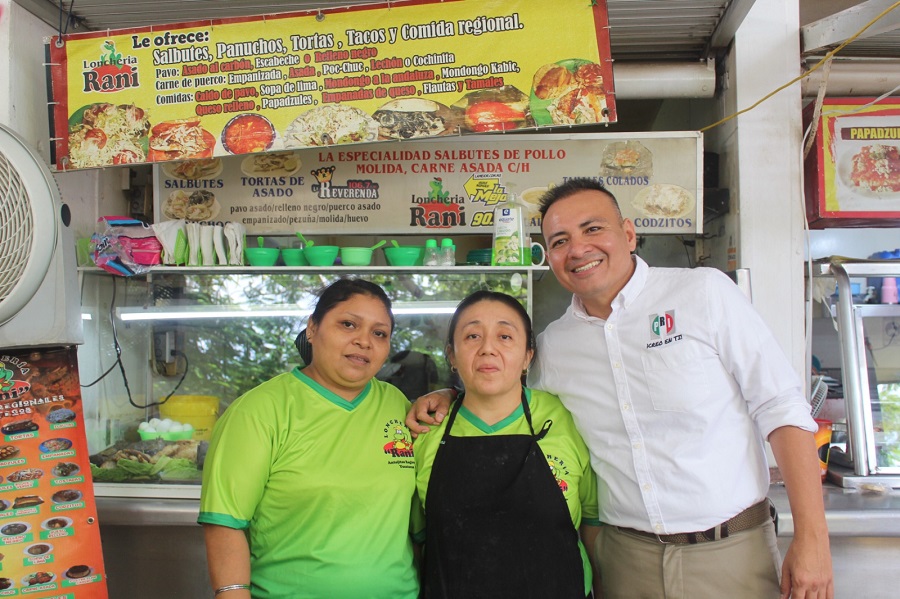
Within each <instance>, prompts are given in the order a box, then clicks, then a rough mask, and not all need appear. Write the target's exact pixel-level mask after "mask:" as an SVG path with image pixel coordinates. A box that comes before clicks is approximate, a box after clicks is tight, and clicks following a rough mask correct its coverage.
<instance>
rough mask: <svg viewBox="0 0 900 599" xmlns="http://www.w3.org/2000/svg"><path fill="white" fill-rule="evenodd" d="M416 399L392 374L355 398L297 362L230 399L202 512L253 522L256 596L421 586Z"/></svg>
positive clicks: (213, 447)
mask: <svg viewBox="0 0 900 599" xmlns="http://www.w3.org/2000/svg"><path fill="white" fill-rule="evenodd" d="M408 407H409V402H408V401H407V400H406V398H405V397H404V396H403V394H402V393H401V392H400V391H399V390H398V389H397V388H396V387H394V386H392V385H389V384H387V383H384V382H382V381H378V380H374V379H373V380H372V381H371V382H370V383H369V384H368V385H367V386H366V388H365V389H363V391H362V392H361V393H360V394H359V395H358V396H357V397H356V398H355V399H354V400H353V401H352V402H349V401H346V400H344V399H342V398H340V397H338V396H337V395H335V394H334V393H332V392H330V391H328V390H327V389H325V388H324V387H322V386H321V385H319V384H318V383H316V382H315V381H313V380H312V379H310V378H309V377H308V376H306V375H305V374H303V373H302V372H300V370H299V369H296V368H295V369H294V370H293V371H292V372H289V373H285V374H282V375H279V376H276V377H275V378H273V379H271V380H270V381H267V382H265V383H263V384H262V385H260V386H258V387H256V388H255V389H252V390H251V391H249V392H247V393H246V394H244V395H243V396H241V397H240V398H238V399H237V400H235V402H234V403H233V404H232V405H231V406H229V408H228V409H227V410H226V411H225V413H224V414H223V416H222V418H220V419H219V421H218V422H217V423H216V427H215V429H214V431H213V437H212V441H211V442H210V446H209V452H208V453H207V456H206V460H205V462H204V466H203V487H202V493H201V498H200V516H199V518H198V520H197V521H198V522H200V523H201V524H217V525H220V526H226V527H229V528H235V529H239V530H246V531H247V535H248V538H249V541H250V563H251V585H252V589H251V594H252V596H253V597H254V599H257V598H283V599H288V598H289V599H303V598H310V599H313V598H316V599H319V598H323V597H328V598H329V599H366V598H371V599H382V598H384V597H392V598H398V599H414V598H415V597H417V595H418V592H419V586H418V582H417V577H416V572H415V568H414V566H413V550H412V541H411V538H410V534H409V533H410V515H411V511H412V510H413V499H414V493H415V459H414V458H413V452H412V446H411V439H410V434H409V431H408V430H407V428H406V426H405V425H404V423H403V421H404V419H405V417H406V411H407V409H408ZM416 507H418V505H417V504H416Z"/></svg>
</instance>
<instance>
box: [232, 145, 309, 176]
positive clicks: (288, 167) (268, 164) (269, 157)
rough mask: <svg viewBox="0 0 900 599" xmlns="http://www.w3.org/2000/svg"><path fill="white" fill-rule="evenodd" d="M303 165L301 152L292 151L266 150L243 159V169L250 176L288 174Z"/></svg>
mask: <svg viewBox="0 0 900 599" xmlns="http://www.w3.org/2000/svg"><path fill="white" fill-rule="evenodd" d="M301 166H303V161H302V160H300V154H299V153H297V152H292V151H285V152H266V153H265V154H254V155H253V156H247V157H246V158H244V159H243V160H242V161H241V171H242V172H243V173H244V174H245V175H247V176H248V177H253V176H256V175H272V176H288V175H293V174H294V173H296V172H297V171H299V170H300V167H301Z"/></svg>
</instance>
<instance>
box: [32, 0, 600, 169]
mask: <svg viewBox="0 0 900 599" xmlns="http://www.w3.org/2000/svg"><path fill="white" fill-rule="evenodd" d="M49 51H50V58H51V60H50V63H51V64H50V67H49V68H50V76H51V82H52V83H51V95H52V98H51V100H52V101H53V102H54V103H55V105H54V109H53V124H52V130H53V132H52V137H53V141H54V142H55V143H54V150H55V152H54V157H53V162H54V164H55V165H56V168H57V169H61V170H69V169H82V168H93V167H103V166H109V165H119V164H132V163H144V162H163V161H172V160H184V159H212V158H213V157H217V156H228V155H235V154H253V153H260V152H270V151H278V150H286V149H291V148H307V147H321V146H331V145H336V144H348V143H367V142H375V141H391V140H410V139H420V138H437V137H440V136H447V135H459V134H466V133H491V132H505V131H511V130H518V129H538V128H542V127H555V126H556V127H558V126H571V125H582V124H595V123H602V122H613V121H615V120H616V108H615V88H614V85H613V78H612V65H611V59H610V55H609V26H608V19H607V12H606V2H605V0H594V1H592V2H588V1H586V0H556V1H554V2H529V1H526V0H503V1H499V0H490V1H484V0H445V1H440V2H439V1H433V0H424V1H423V0H411V1H407V2H402V1H401V2H390V3H385V4H376V5H367V6H361V7H347V8H340V9H330V10H322V11H306V12H300V13H283V14H274V15H264V16H255V17H244V18H233V19H221V20H210V21H195V22H192V23H181V24H175V25H162V26H153V27H149V28H139V29H138V28H136V29H122V30H117V31H106V32H91V33H86V34H75V35H65V36H62V37H61V38H52V39H51V40H50V42H49Z"/></svg>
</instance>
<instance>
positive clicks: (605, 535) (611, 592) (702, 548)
mask: <svg viewBox="0 0 900 599" xmlns="http://www.w3.org/2000/svg"><path fill="white" fill-rule="evenodd" d="M593 552H594V557H595V558H596V559H597V562H598V563H599V564H600V577H601V580H602V582H603V591H604V593H605V595H604V599H721V598H722V597H728V598H729V599H768V598H774V599H777V598H778V597H779V594H780V593H779V572H780V571H781V558H780V557H779V554H778V545H777V542H776V539H775V526H774V525H773V524H772V522H771V521H767V522H765V523H764V524H762V525H760V526H758V527H756V528H751V529H749V530H745V531H741V532H739V533H736V534H734V535H732V536H730V537H727V538H725V539H722V540H720V541H710V542H707V543H697V544H696V545H672V544H668V545H664V544H662V543H660V542H658V541H656V540H653V539H649V538H645V537H640V536H637V535H634V534H629V533H627V532H622V531H620V530H619V529H618V528H616V527H615V526H604V527H602V530H601V532H600V534H599V535H598V536H597V542H596V545H595V546H594V547H593Z"/></svg>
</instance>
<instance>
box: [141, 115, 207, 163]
mask: <svg viewBox="0 0 900 599" xmlns="http://www.w3.org/2000/svg"><path fill="white" fill-rule="evenodd" d="M215 146H216V138H215V137H213V134H212V133H210V132H209V131H207V130H206V129H204V128H203V127H202V126H201V125H200V119H199V118H188V119H175V120H173V121H164V122H162V123H159V124H157V125H154V126H153V127H152V128H151V129H150V154H149V156H150V160H153V161H163V160H182V159H184V158H210V157H211V156H212V155H213V151H214V150H215Z"/></svg>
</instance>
